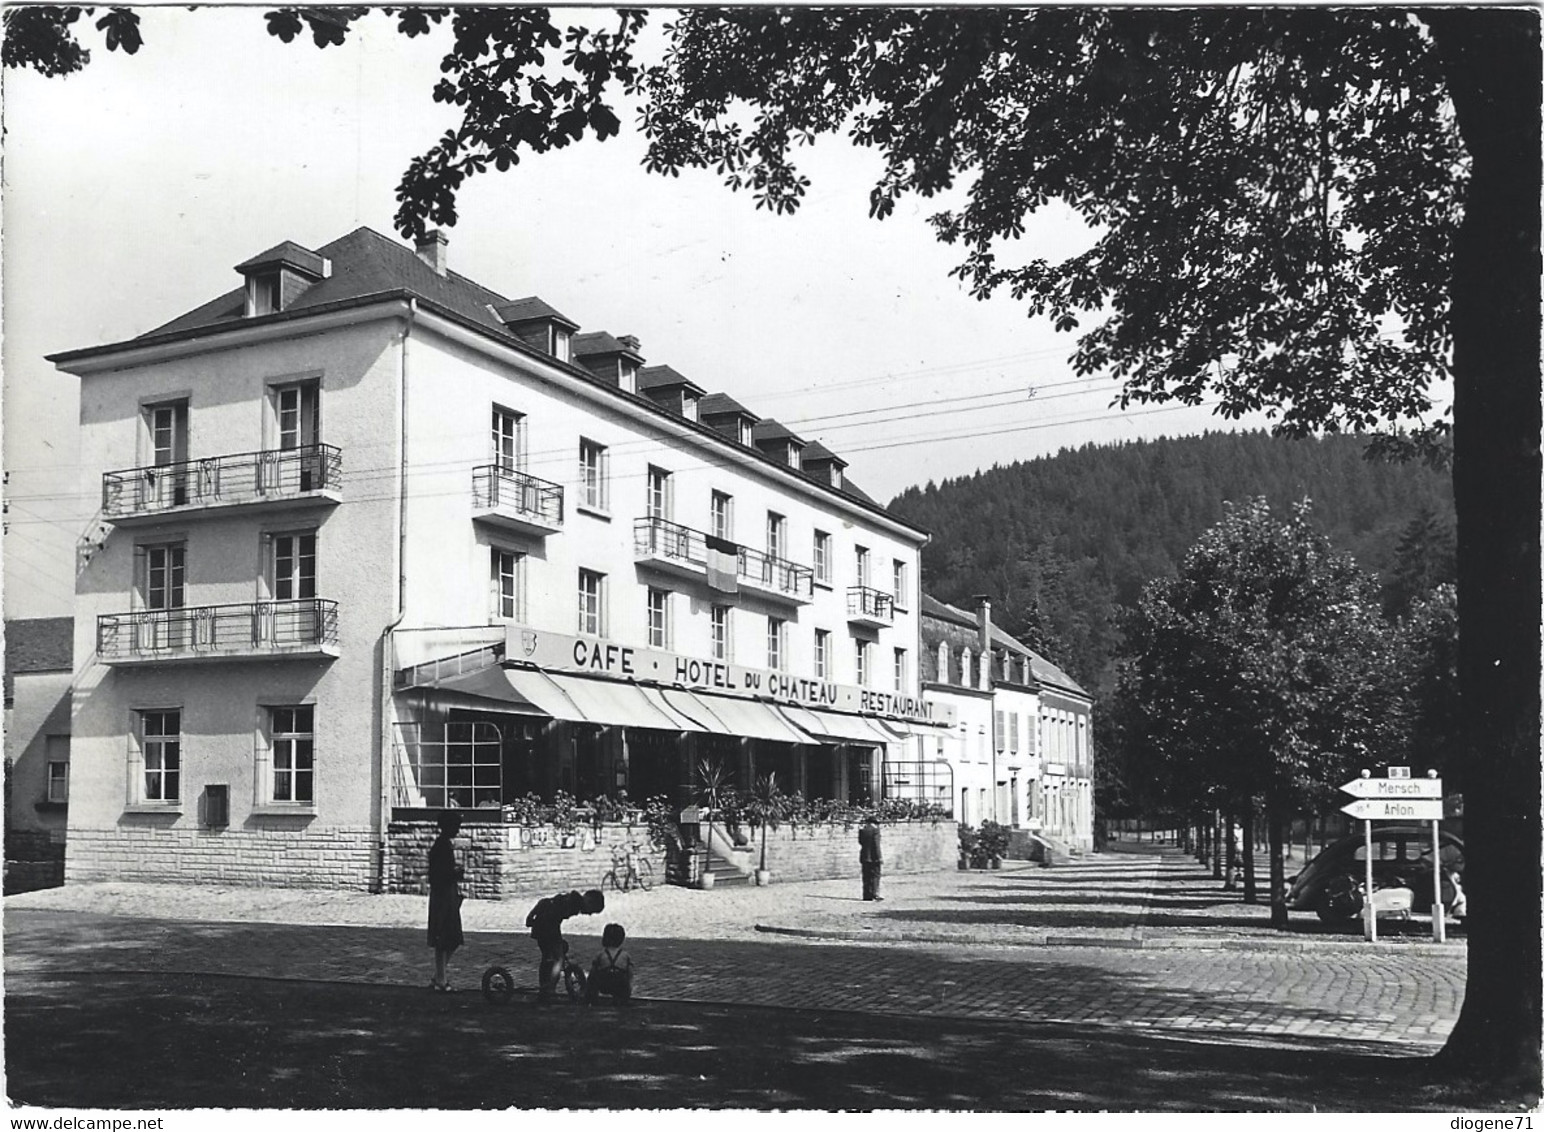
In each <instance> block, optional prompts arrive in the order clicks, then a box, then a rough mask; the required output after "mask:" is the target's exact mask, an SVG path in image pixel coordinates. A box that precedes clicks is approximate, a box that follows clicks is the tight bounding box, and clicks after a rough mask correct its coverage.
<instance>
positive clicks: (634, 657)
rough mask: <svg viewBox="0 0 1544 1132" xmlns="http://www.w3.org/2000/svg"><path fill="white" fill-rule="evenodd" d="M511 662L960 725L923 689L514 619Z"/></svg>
mask: <svg viewBox="0 0 1544 1132" xmlns="http://www.w3.org/2000/svg"><path fill="white" fill-rule="evenodd" d="M504 660H505V662H506V663H508V662H510V661H514V662H517V663H527V664H534V665H536V666H537V667H538V668H544V669H549V670H551V671H553V672H582V673H588V674H590V675H594V676H607V677H611V678H612V679H620V680H642V681H647V682H650V683H655V684H664V685H675V686H678V687H682V688H691V689H694V690H700V691H704V692H717V693H720V694H723V695H726V696H755V697H759V698H762V699H769V700H776V701H779V702H781V703H787V704H796V705H798V706H800V707H811V708H824V709H826V710H829V711H846V712H863V713H866V714H868V715H878V716H888V717H889V718H892V719H904V720H907V721H909V722H913V723H934V724H940V725H953V723H954V708H953V706H952V705H948V704H931V703H928V702H927V701H925V700H923V699H922V698H921V697H920V696H914V695H907V694H905V693H899V692H881V691H877V690H875V689H873V688H856V687H853V686H852V685H849V684H833V683H831V682H830V681H827V680H814V679H811V678H809V677H806V676H794V675H791V674H789V673H787V672H777V671H773V670H771V669H764V668H745V667H743V666H741V665H738V664H730V663H728V662H727V661H721V660H703V659H702V658H700V657H694V656H683V655H681V654H680V653H673V652H665V651H664V650H662V649H640V648H634V647H632V646H631V645H620V644H617V643H615V642H614V641H606V640H601V639H599V638H596V637H575V636H570V635H568V634H566V633H549V632H547V631H546V630H544V629H528V628H524V627H522V626H519V625H510V626H508V628H507V630H506V632H505V638H504Z"/></svg>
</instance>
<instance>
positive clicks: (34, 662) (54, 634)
mask: <svg viewBox="0 0 1544 1132" xmlns="http://www.w3.org/2000/svg"><path fill="white" fill-rule="evenodd" d="M73 644H74V630H73V623H72V619H71V618H69V617H38V618H18V619H16V620H10V621H7V622H6V623H5V891H7V892H23V891H26V890H28V889H32V888H46V887H49V886H51V885H57V884H60V883H62V881H63V880H64V844H65V819H66V815H67V813H68V809H69V802H70V687H71V683H72V680H71V671H72V669H71V649H72V647H73Z"/></svg>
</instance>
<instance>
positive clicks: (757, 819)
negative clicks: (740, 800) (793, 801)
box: [745, 770, 788, 886]
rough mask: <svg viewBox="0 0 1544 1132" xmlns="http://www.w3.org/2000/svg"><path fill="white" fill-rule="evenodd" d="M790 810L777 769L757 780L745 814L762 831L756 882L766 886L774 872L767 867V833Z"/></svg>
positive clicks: (747, 800)
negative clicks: (778, 781)
mask: <svg viewBox="0 0 1544 1132" xmlns="http://www.w3.org/2000/svg"><path fill="white" fill-rule="evenodd" d="M787 812H788V800H787V799H786V798H785V797H784V796H783V792H782V791H781V790H779V789H778V788H777V771H775V770H774V771H771V772H769V773H767V774H764V775H762V776H761V777H760V778H759V779H757V780H756V786H755V788H754V789H753V790H752V791H751V793H750V797H748V798H747V799H746V800H745V816H746V817H747V818H749V819H750V823H751V825H752V826H754V827H755V828H756V829H758V830H760V831H761V863H760V864H759V865H757V867H756V883H757V884H758V885H761V886H766V885H768V884H771V883H772V873H771V872H770V871H769V870H768V869H767V833H768V832H769V831H771V830H774V829H776V828H777V827H778V826H779V825H780V824H781V823H782V821H783V818H784V817H785V816H786V815H787Z"/></svg>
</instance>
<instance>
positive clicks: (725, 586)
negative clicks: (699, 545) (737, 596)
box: [707, 535, 740, 594]
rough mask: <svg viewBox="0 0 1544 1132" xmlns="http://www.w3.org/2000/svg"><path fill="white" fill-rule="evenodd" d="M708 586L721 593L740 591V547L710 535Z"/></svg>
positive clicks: (708, 537)
mask: <svg viewBox="0 0 1544 1132" xmlns="http://www.w3.org/2000/svg"><path fill="white" fill-rule="evenodd" d="M707 539H708V588H709V589H710V590H717V591H718V592H719V593H725V594H732V593H738V592H739V591H740V547H739V545H738V544H736V543H732V542H730V541H729V540H728V539H723V538H715V537H714V536H713V535H708V536H707Z"/></svg>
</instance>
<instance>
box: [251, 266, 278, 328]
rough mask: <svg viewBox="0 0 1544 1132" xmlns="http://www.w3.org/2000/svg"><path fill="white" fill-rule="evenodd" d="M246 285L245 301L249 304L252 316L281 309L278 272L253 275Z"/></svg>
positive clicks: (272, 312)
mask: <svg viewBox="0 0 1544 1132" xmlns="http://www.w3.org/2000/svg"><path fill="white" fill-rule="evenodd" d="M247 286H248V288H249V291H248V296H247V302H248V303H249V304H250V306H251V314H252V317H254V318H255V317H257V316H258V315H262V314H274V313H276V312H277V311H279V310H281V309H282V299H281V292H280V290H279V275H278V272H274V273H273V274H271V275H254V276H252V277H251V279H250V281H249V282H248V284H247Z"/></svg>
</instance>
